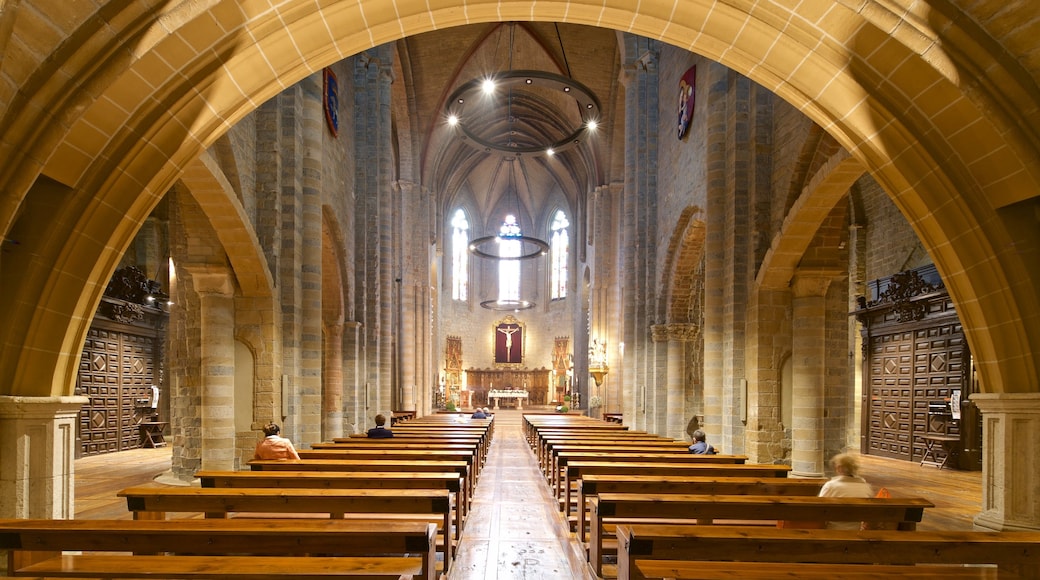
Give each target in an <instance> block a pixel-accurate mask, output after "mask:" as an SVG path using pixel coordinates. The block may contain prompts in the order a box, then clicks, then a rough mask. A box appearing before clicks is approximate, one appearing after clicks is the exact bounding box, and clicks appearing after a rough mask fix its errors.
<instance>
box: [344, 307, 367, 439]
mask: <svg viewBox="0 0 1040 580" xmlns="http://www.w3.org/2000/svg"><path fill="white" fill-rule="evenodd" d="M341 340H342V347H341V348H342V351H343V354H342V356H343V431H344V432H345V433H347V434H348V435H349V434H353V433H357V432H359V430H360V429H361V427H362V426H363V425H365V423H366V421H367V419H366V418H365V402H364V398H363V397H364V394H365V393H364V389H363V387H364V382H363V381H362V378H361V377H362V376H363V375H364V368H365V360H364V351H363V349H362V344H361V340H362V339H361V323H360V322H357V321H354V320H348V321H344V322H343V332H342V338H341Z"/></svg>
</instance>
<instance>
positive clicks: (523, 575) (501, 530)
mask: <svg viewBox="0 0 1040 580" xmlns="http://www.w3.org/2000/svg"><path fill="white" fill-rule="evenodd" d="M520 421H521V417H520V412H519V411H508V410H502V411H499V412H498V413H497V414H496V416H495V439H494V442H493V443H492V445H491V449H490V451H489V452H488V460H487V464H486V465H485V467H484V469H483V470H482V471H481V476H480V482H479V483H478V484H477V489H476V492H475V493H474V496H473V502H474V503H473V511H472V513H471V514H470V515H469V517H468V518H467V524H466V529H465V531H464V532H463V534H462V540H461V542H460V544H459V550H458V558H457V559H456V561H455V563H454V565H453V567H452V570H451V573H450V574H449V576H448V578H449V580H477V579H480V580H507V579H525V580H527V579H531V580H534V579H546V580H549V579H551V580H561V579H568V580H569V579H585V578H588V579H593V578H595V576H594V575H592V573H591V571H589V570H587V567H586V565H585V558H584V555H583V552H582V551H581V548H579V546H578V544H577V541H576V540H574V539H573V535H572V534H570V533H569V532H568V530H567V527H566V523H565V522H564V521H563V516H562V515H561V514H560V512H559V510H558V509H557V507H556V505H557V504H556V502H555V499H554V498H553V497H552V495H551V493H550V490H549V487H548V485H546V483H545V480H544V479H543V477H542V474H541V472H540V471H539V470H538V463H537V460H536V458H535V456H534V453H532V452H531V449H530V448H529V447H528V446H527V442H526V441H525V440H524V437H523V432H522V430H521V428H520Z"/></svg>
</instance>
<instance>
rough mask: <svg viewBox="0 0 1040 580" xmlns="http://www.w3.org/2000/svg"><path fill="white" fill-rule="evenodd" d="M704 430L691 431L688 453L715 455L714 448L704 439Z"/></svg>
mask: <svg viewBox="0 0 1040 580" xmlns="http://www.w3.org/2000/svg"><path fill="white" fill-rule="evenodd" d="M705 439H706V436H705V435H704V431H701V430H700V429H697V430H696V431H694V432H693V445H690V453H695V454H697V455H715V448H714V447H712V446H711V445H708V443H707V442H706V441H705Z"/></svg>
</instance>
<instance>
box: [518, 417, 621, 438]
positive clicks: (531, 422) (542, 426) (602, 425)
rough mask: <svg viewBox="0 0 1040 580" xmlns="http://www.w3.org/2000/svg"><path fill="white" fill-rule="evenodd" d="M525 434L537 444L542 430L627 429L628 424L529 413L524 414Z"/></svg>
mask: <svg viewBox="0 0 1040 580" xmlns="http://www.w3.org/2000/svg"><path fill="white" fill-rule="evenodd" d="M523 428H524V435H525V436H526V437H527V442H528V443H529V444H531V445H534V444H535V441H536V440H537V433H538V432H539V431H541V430H558V431H559V430H568V429H582V430H587V431H592V430H598V431H627V430H628V426H627V425H618V424H616V423H606V422H603V421H596V420H595V419H589V418H588V417H577V416H573V415H568V416H566V417H556V416H551V415H535V416H532V415H528V414H524V421H523Z"/></svg>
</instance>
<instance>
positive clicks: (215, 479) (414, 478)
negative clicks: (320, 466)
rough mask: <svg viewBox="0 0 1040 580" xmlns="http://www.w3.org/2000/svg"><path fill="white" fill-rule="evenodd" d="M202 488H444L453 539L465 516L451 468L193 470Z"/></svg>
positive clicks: (460, 490)
mask: <svg viewBox="0 0 1040 580" xmlns="http://www.w3.org/2000/svg"><path fill="white" fill-rule="evenodd" d="M195 477H197V478H198V479H199V484H200V485H201V487H204V488H217V489H249V488H257V487H264V488H279V489H286V488H305V489H446V490H448V491H450V492H452V493H454V494H456V498H457V499H456V501H455V503H454V506H453V507H454V508H455V509H454V512H455V539H456V540H457V539H459V536H460V535H461V532H462V527H463V524H464V522H463V520H464V518H465V513H464V512H465V505H466V500H465V498H464V496H463V490H465V486H464V485H463V482H462V478H461V477H459V474H458V473H455V472H444V473H441V472H421V471H420V472H416V471H371V472H364V471H361V472H343V471H197V472H195Z"/></svg>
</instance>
